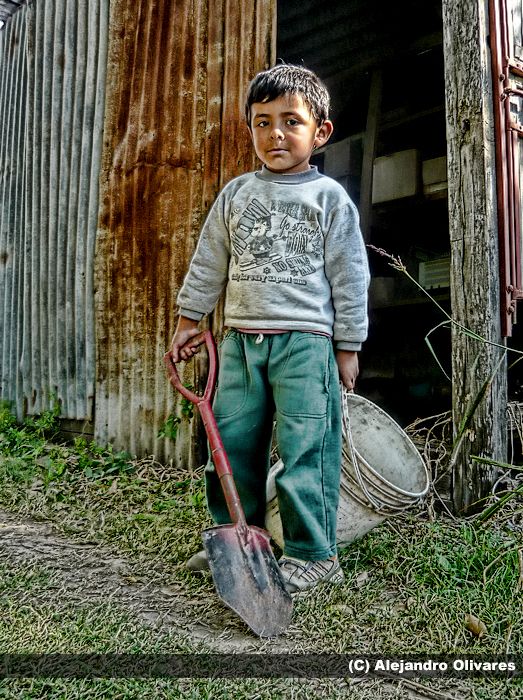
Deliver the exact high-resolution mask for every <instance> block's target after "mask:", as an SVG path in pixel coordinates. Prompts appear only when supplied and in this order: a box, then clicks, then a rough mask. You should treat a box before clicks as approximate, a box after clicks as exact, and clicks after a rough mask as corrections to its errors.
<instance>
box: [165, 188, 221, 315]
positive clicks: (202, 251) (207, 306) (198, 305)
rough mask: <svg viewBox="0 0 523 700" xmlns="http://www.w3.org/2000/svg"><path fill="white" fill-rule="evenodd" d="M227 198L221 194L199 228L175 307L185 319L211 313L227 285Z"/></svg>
mask: <svg viewBox="0 0 523 700" xmlns="http://www.w3.org/2000/svg"><path fill="white" fill-rule="evenodd" d="M225 209H226V198H225V196H224V195H223V193H221V194H220V195H218V197H217V199H216V201H215V202H214V204H213V206H212V207H211V210H210V212H209V215H208V216H207V219H206V220H205V223H204V225H203V227H202V230H201V234H200V238H199V240H198V244H197V246H196V250H195V252H194V255H193V257H192V260H191V264H190V265H189V270H188V272H187V274H186V276H185V279H184V282H183V284H182V287H181V289H180V291H179V293H178V297H177V304H178V306H179V307H180V312H181V313H182V315H184V316H188V317H189V318H193V319H195V320H199V319H200V318H201V317H202V316H204V315H205V314H208V313H210V312H211V311H212V310H213V309H214V307H215V305H216V302H217V301H218V299H219V297H220V294H221V293H222V291H223V289H224V287H225V285H226V282H227V275H228V269H229V259H230V243H229V241H230V239H229V231H228V227H227V224H226V214H225Z"/></svg>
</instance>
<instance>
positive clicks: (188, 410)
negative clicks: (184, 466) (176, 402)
mask: <svg viewBox="0 0 523 700" xmlns="http://www.w3.org/2000/svg"><path fill="white" fill-rule="evenodd" d="M184 386H185V388H186V389H189V390H190V391H193V386H192V384H184ZM180 413H181V416H177V415H175V414H174V413H171V414H170V415H169V416H168V417H167V419H166V421H165V423H164V424H163V425H162V426H161V427H160V429H159V431H158V437H159V438H166V439H168V440H172V441H173V442H175V441H176V438H177V436H178V430H179V428H180V425H181V424H182V421H186V422H189V421H191V420H192V418H193V416H194V404H193V403H192V402H191V401H189V399H186V398H185V396H182V398H181V399H180Z"/></svg>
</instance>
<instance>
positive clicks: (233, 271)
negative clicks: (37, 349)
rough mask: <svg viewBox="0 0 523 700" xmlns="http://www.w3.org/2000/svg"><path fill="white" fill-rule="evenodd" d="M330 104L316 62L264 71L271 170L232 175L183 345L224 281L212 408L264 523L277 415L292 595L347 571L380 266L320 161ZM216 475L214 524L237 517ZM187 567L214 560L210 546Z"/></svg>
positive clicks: (211, 478)
mask: <svg viewBox="0 0 523 700" xmlns="http://www.w3.org/2000/svg"><path fill="white" fill-rule="evenodd" d="M328 111H329V94H328V92H327V89H326V87H325V86H324V85H323V83H322V82H321V81H320V80H319V78H318V77H317V76H316V75H315V74H314V73H313V72H312V71H309V70H307V69H306V68H303V67H299V66H292V65H286V64H283V65H277V66H275V67H273V68H271V69H269V70H267V71H263V72H261V73H259V74H258V75H256V76H255V78H254V79H253V80H252V82H251V84H250V86H249V89H248V94H247V100H246V119H247V124H248V128H249V131H250V134H251V138H252V141H253V144H254V149H255V151H256V155H257V156H258V158H259V159H260V161H261V162H262V169H261V170H260V171H258V172H254V173H248V174H246V175H242V176H240V177H237V178H236V179H234V180H232V181H231V182H229V183H228V185H226V186H225V188H224V189H223V190H222V192H221V193H220V195H219V196H218V198H217V200H216V202H215V203H214V205H213V207H212V209H211V211H210V213H209V216H208V218H207V220H206V222H205V224H204V226H203V229H202V233H201V236H200V240H199V243H198V246H197V249H196V252H195V254H194V257H193V260H192V262H191V265H190V268H189V271H188V273H187V276H186V278H185V281H184V284H183V286H182V288H181V290H180V293H179V296H178V300H177V301H178V305H179V307H180V316H179V320H178V324H177V328H176V331H175V334H174V337H173V340H172V345H171V351H172V354H173V359H174V361H175V362H177V361H179V360H188V359H190V358H191V357H192V356H193V355H194V353H195V352H196V351H197V347H196V346H195V345H194V343H191V340H192V338H193V337H194V336H195V335H196V334H197V333H198V332H199V330H198V322H199V320H200V319H201V318H202V317H203V316H204V315H205V314H208V313H209V312H211V311H212V310H213V308H214V306H215V304H216V302H217V300H218V298H219V296H220V294H221V293H222V291H223V289H224V288H226V302H225V325H226V326H227V327H228V331H227V333H226V335H225V338H224V340H223V342H222V344H221V347H220V370H219V378H218V387H217V391H216V397H215V401H214V413H215V416H216V420H217V423H218V428H219V430H220V434H221V437H222V440H223V443H224V446H225V450H226V452H227V454H228V457H229V460H230V462H231V466H232V469H233V473H234V479H235V482H236V486H237V488H238V492H239V495H240V500H241V502H242V505H243V508H244V510H245V515H246V518H247V522H248V523H249V524H250V525H257V526H259V527H264V518H265V508H266V503H265V480H266V476H267V471H268V468H269V456H270V447H271V437H272V426H273V419H274V415H275V416H276V431H277V435H276V437H277V441H278V449H279V453H280V456H281V458H282V460H283V463H284V469H283V471H282V472H281V473H280V475H279V476H278V477H277V479H276V489H277V493H278V502H279V509H280V515H281V519H282V524H283V535H284V541H285V546H284V554H283V557H282V558H281V559H280V561H279V565H280V568H281V571H282V574H283V577H284V580H285V583H286V586H287V588H288V590H289V592H291V593H295V592H298V591H302V590H306V589H308V588H312V587H313V586H315V585H316V584H318V583H320V582H326V581H329V582H331V583H338V582H340V581H342V580H343V572H342V570H341V568H340V565H339V563H338V559H337V555H336V512H337V507H338V497H339V483H340V469H341V409H340V391H339V379H340V378H341V380H342V382H343V383H344V385H345V386H346V387H347V388H348V389H353V387H354V382H355V380H356V377H357V374H358V355H357V352H358V350H359V349H360V348H361V344H362V342H363V341H364V340H365V339H366V335H367V288H368V283H369V272H368V264H367V257H366V253H365V248H364V244H363V240H362V236H361V233H360V230H359V225H358V215H357V212H356V209H355V207H354V205H353V203H352V201H351V200H350V198H349V197H348V195H347V193H346V192H345V190H344V189H343V188H342V187H341V186H340V185H339V184H338V183H336V182H335V181H334V180H332V179H330V178H328V177H326V176H324V175H322V174H320V173H319V172H318V170H317V168H315V167H313V166H310V164H309V160H310V157H311V155H312V152H313V151H314V149H315V148H318V147H319V146H323V145H324V144H325V143H326V142H327V141H328V139H329V137H330V136H331V134H332V130H333V125H332V122H331V121H330V120H329V118H328V116H329V114H328ZM333 342H334V345H335V350H334V348H333ZM205 480H206V495H207V504H208V507H209V510H210V512H211V515H212V517H213V520H214V522H215V523H216V524H223V523H227V522H230V518H229V515H228V512H227V508H226V506H225V502H224V498H223V495H222V491H221V488H220V486H219V483H218V479H217V477H216V474H215V471H214V467H213V465H212V463H211V462H210V463H209V464H208V466H207V467H206V473H205ZM187 565H188V566H189V568H192V569H197V568H204V567H205V565H206V562H205V553H204V552H199V553H197V554H196V555H194V556H193V557H192V558H191V560H189V562H188V564H187Z"/></svg>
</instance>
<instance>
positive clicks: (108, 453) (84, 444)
mask: <svg viewBox="0 0 523 700" xmlns="http://www.w3.org/2000/svg"><path fill="white" fill-rule="evenodd" d="M74 453H75V456H76V460H77V467H78V468H79V469H80V470H81V471H82V472H83V473H84V474H85V476H87V477H88V478H92V479H99V478H101V477H107V476H116V475H118V474H124V473H126V472H131V471H133V466H132V464H131V455H130V454H129V453H128V452H122V451H120V452H115V451H114V448H113V447H112V445H107V446H106V447H102V446H100V445H98V444H97V443H96V442H94V441H88V440H86V439H85V438H83V437H78V438H76V439H75V441H74Z"/></svg>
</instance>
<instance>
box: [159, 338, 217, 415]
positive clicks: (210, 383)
mask: <svg viewBox="0 0 523 700" xmlns="http://www.w3.org/2000/svg"><path fill="white" fill-rule="evenodd" d="M191 343H192V344H196V345H203V343H205V345H206V347H207V352H208V354H209V373H208V375H207V384H206V386H205V391H204V392H203V396H198V394H195V393H194V392H193V391H191V390H190V389H188V388H187V387H186V386H184V385H183V384H182V383H181V381H180V375H179V374H178V370H177V369H176V363H175V362H174V360H173V357H172V353H171V351H170V350H169V351H168V352H166V353H165V355H164V356H163V361H164V362H165V366H166V367H167V372H168V374H169V381H170V382H171V384H172V385H173V387H174V388H175V389H176V390H177V391H179V392H180V394H182V396H185V398H186V399H189V401H191V402H192V403H194V404H197V405H198V404H201V403H203V402H206V403H209V402H210V400H211V398H212V393H213V391H214V385H215V384H216V371H217V368H218V358H217V352H216V343H215V342H214V338H213V335H212V333H211V331H208V330H207V331H202V332H201V333H199V334H198V335H196V336H195V337H194V338H192V339H191Z"/></svg>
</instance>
